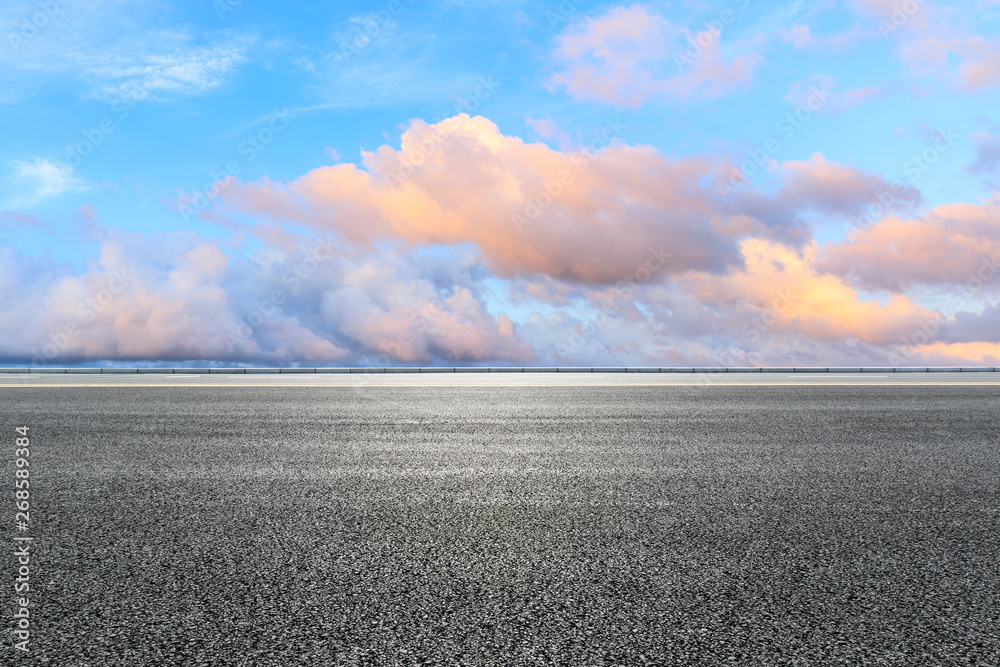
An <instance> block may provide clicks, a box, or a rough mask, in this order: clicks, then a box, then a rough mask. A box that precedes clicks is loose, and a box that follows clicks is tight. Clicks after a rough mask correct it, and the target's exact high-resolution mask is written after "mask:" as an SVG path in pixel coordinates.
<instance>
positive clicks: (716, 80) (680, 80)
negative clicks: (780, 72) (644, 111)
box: [551, 5, 761, 108]
mask: <svg viewBox="0 0 1000 667" xmlns="http://www.w3.org/2000/svg"><path fill="white" fill-rule="evenodd" d="M682 37H687V40H688V41H682V39H681V38H682ZM719 37H720V35H719V34H718V33H717V32H711V31H703V32H698V33H695V34H691V33H690V32H689V31H687V30H686V29H682V28H678V27H675V26H673V25H671V24H670V23H669V22H668V21H667V20H666V19H664V18H663V17H661V16H658V15H655V14H651V13H649V12H648V11H647V10H646V9H645V8H644V7H642V6H641V5H632V6H631V7H616V8H613V9H611V10H610V11H608V12H607V13H606V14H604V15H602V16H599V17H597V18H593V17H588V18H587V19H586V20H585V21H584V22H583V23H581V24H577V25H575V26H572V27H570V28H568V29H567V30H566V31H565V32H563V33H562V34H561V35H560V36H559V38H558V40H557V46H556V49H555V51H554V52H553V57H554V59H555V61H556V63H557V64H558V68H559V69H558V71H557V72H556V73H555V74H554V75H553V76H552V79H551V80H552V83H553V84H555V85H556V86H559V87H562V88H565V89H566V91H567V92H568V93H569V94H570V95H572V96H573V97H575V98H577V99H580V100H588V101H600V102H604V103H607V104H614V105H617V106H624V107H632V108H637V107H639V106H641V105H642V104H643V103H645V102H646V101H648V100H649V99H655V98H674V99H682V100H689V99H696V98H715V97H721V96H723V95H726V94H728V93H730V92H732V91H733V90H735V89H739V88H742V87H744V86H746V85H747V84H748V83H749V82H750V80H751V78H752V76H753V72H754V69H755V68H756V66H757V65H758V64H760V62H761V58H760V56H758V55H755V54H744V55H740V56H737V57H736V58H733V59H732V60H729V61H727V60H726V59H725V58H724V56H723V55H722V49H721V47H720V45H719ZM691 44H696V45H697V47H693V46H691ZM689 48H690V49H692V50H693V51H694V55H690V54H687V55H685V54H686V51H685V49H689ZM668 72H670V73H672V74H668Z"/></svg>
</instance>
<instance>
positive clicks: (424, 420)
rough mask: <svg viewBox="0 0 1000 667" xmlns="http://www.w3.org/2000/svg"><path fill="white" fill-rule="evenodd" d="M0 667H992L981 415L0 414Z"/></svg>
mask: <svg viewBox="0 0 1000 667" xmlns="http://www.w3.org/2000/svg"><path fill="white" fill-rule="evenodd" d="M0 407H2V411H0V427H2V430H0V438H2V439H0V442H6V444H5V445H4V453H3V455H2V456H0V473H2V474H0V488H7V489H8V490H7V491H3V492H2V493H0V497H2V498H5V499H7V500H4V501H3V504H4V508H3V516H4V517H5V520H4V524H5V525H4V526H3V527H2V531H0V534H5V535H7V539H5V541H4V542H5V546H4V551H5V552H6V553H7V555H6V556H5V557H4V558H3V562H2V563H0V566H2V567H0V576H3V577H4V579H3V580H2V581H0V590H3V591H6V593H5V594H4V596H3V599H0V604H2V608H3V609H4V610H7V611H8V613H5V614H4V615H5V617H6V622H5V625H6V626H7V627H8V628H10V627H11V626H12V623H13V621H12V619H11V614H12V613H13V609H14V602H15V595H14V593H13V581H14V579H15V577H16V576H17V574H16V573H17V564H16V559H15V558H14V557H13V556H12V555H11V553H12V549H13V548H12V547H11V546H10V545H11V544H13V542H12V541H11V538H13V537H14V536H15V534H16V533H15V531H14V530H13V519H14V517H13V514H14V507H13V489H14V472H13V470H14V467H13V458H14V451H13V450H14V438H15V437H17V434H16V433H15V431H14V428H15V427H16V426H21V425H26V426H28V427H30V436H31V480H32V486H31V492H32V494H31V501H32V504H31V534H32V535H33V536H34V539H35V541H34V543H33V546H32V549H33V555H32V561H31V577H32V580H31V581H32V584H31V586H32V588H31V592H32V600H33V602H34V606H33V608H32V610H31V614H32V616H31V618H32V635H31V653H30V655H29V656H28V657H22V656H15V657H14V658H12V657H11V656H12V655H13V651H12V650H11V649H10V642H9V637H10V635H9V632H8V634H7V639H5V642H6V647H5V652H4V656H3V658H2V661H3V662H4V664H52V665H59V666H63V665H67V666H69V665H95V666H97V665H100V666H104V665H130V666H131V665H430V664H433V665H546V664H558V665H647V664H648V665H720V664H721V665H725V664H733V665H815V664H823V665H827V664H844V665H996V664H1000V493H998V485H1000V446H998V443H1000V419H998V407H1000V390H998V388H996V387H981V386H970V387H817V386H806V387H738V386H734V387H711V388H699V387H607V388H605V387H497V388H490V387H468V388H463V387H424V388H420V387H414V388H399V387H394V388H385V387H382V388H380V387H374V386H373V387H363V388H360V389H357V390H352V389H349V388H295V387H291V388H280V387H259V388H254V387H212V388H207V387H206V388H196V389H189V388H187V389H186V388H172V387H171V388H138V387H137V388H89V389H80V388H76V389H71V388H62V389H58V390H53V389H45V388H19V389H14V390H11V389H7V390H0Z"/></svg>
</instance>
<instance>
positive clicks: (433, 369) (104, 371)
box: [0, 366, 1000, 375]
mask: <svg viewBox="0 0 1000 667" xmlns="http://www.w3.org/2000/svg"><path fill="white" fill-rule="evenodd" d="M0 373H36V374H38V373H44V374H49V373H65V374H74V373H84V374H92V375H120V374H129V373H131V374H150V375H164V374H166V375H169V374H173V373H177V374H226V375H231V374H243V373H245V374H254V373H277V374H286V373H1000V367H994V366H929V367H926V366H900V367H877V366H864V367H858V366H854V367H839V366H829V367H808V366H788V367H773V366H772V367H760V366H730V367H712V366H704V367H698V366H686V367H684V366H663V367H657V366H652V367H624V366H612V367H600V366H597V367H578V366H558V367H532V366H524V367H510V366H420V367H416V366H387V367H379V368H374V367H360V368H341V367H330V368H46V367H37V368H0Z"/></svg>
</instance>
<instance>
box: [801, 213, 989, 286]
mask: <svg viewBox="0 0 1000 667" xmlns="http://www.w3.org/2000/svg"><path fill="white" fill-rule="evenodd" d="M997 261H1000V208H998V202H997V201H996V200H993V201H988V202H984V203H980V204H970V203H960V204H948V205H943V206H936V207H934V208H932V209H931V210H929V211H927V212H926V213H925V214H924V215H923V216H920V217H915V218H904V217H897V216H887V217H885V218H882V219H880V220H878V221H876V222H875V223H873V224H871V225H870V226H868V227H866V228H864V229H859V230H855V232H854V233H853V234H852V237H851V239H850V240H849V241H844V242H840V243H830V244H827V245H826V246H824V257H823V259H822V260H821V261H820V262H819V265H820V266H821V267H823V269H824V270H826V271H829V272H831V273H836V274H838V275H842V276H847V277H849V278H850V279H851V280H852V281H853V282H854V283H855V284H858V285H861V286H863V287H865V288H868V289H888V290H892V291H901V290H904V289H906V288H908V287H911V286H914V285H950V286H952V287H957V288H963V289H964V288H966V287H967V286H969V285H970V283H971V284H973V285H974V284H975V281H976V280H977V279H978V275H979V273H980V271H981V270H982V269H983V267H984V266H989V265H990V263H995V262H997ZM991 279H992V277H991Z"/></svg>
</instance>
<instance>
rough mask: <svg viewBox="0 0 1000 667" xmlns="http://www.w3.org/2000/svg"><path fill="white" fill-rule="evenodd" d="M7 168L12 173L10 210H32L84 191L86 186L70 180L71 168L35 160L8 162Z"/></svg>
mask: <svg viewBox="0 0 1000 667" xmlns="http://www.w3.org/2000/svg"><path fill="white" fill-rule="evenodd" d="M10 166H11V167H12V168H13V170H14V175H13V178H12V185H13V186H14V187H13V189H14V193H13V197H12V199H11V201H10V203H9V207H10V208H22V207H26V206H34V205H36V204H39V203H41V202H43V201H45V200H46V199H51V198H53V197H58V196H59V195H61V194H63V193H65V192H72V191H76V190H85V189H86V188H87V186H86V184H85V183H83V182H82V181H80V180H79V179H77V178H75V177H74V176H73V168H72V167H69V166H68V165H65V164H55V163H52V162H49V161H48V160H46V159H44V158H35V161H34V162H25V161H23V160H11V161H10Z"/></svg>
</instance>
